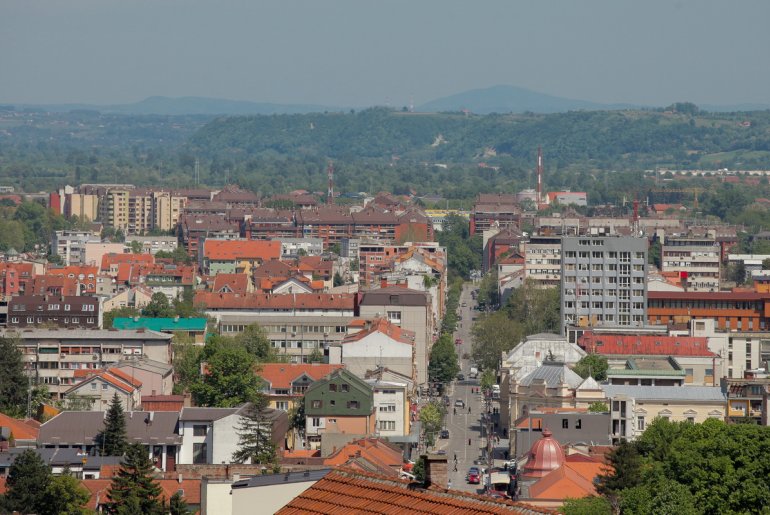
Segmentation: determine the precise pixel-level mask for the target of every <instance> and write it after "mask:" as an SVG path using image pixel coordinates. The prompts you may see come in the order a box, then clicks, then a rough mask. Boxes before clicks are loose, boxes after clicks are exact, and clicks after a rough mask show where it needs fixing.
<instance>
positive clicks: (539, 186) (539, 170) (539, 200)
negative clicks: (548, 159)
mask: <svg viewBox="0 0 770 515" xmlns="http://www.w3.org/2000/svg"><path fill="white" fill-rule="evenodd" d="M542 202H543V149H542V148H541V147H537V206H538V207H540V204H542Z"/></svg>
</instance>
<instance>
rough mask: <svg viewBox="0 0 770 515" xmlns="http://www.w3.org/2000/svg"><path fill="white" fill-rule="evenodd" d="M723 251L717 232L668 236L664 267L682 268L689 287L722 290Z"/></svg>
mask: <svg viewBox="0 0 770 515" xmlns="http://www.w3.org/2000/svg"><path fill="white" fill-rule="evenodd" d="M720 255H721V254H720V245H719V242H718V241H717V239H716V237H715V236H714V235H713V234H709V235H706V236H700V237H699V236H666V237H665V240H664V242H663V247H662V248H661V270H662V271H663V272H678V273H679V277H680V278H681V280H682V286H683V287H684V288H685V289H686V290H688V291H719V279H720V276H719V260H720Z"/></svg>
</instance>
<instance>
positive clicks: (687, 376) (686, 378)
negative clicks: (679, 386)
mask: <svg viewBox="0 0 770 515" xmlns="http://www.w3.org/2000/svg"><path fill="white" fill-rule="evenodd" d="M692 373H693V369H691V368H685V369H684V382H685V383H692Z"/></svg>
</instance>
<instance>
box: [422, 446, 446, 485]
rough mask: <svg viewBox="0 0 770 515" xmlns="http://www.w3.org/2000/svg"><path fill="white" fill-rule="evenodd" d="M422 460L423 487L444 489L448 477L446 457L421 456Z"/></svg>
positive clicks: (434, 455)
mask: <svg viewBox="0 0 770 515" xmlns="http://www.w3.org/2000/svg"><path fill="white" fill-rule="evenodd" d="M422 458H424V460H425V486H426V487H428V486H430V485H436V486H440V487H441V488H446V487H447V480H448V475H449V467H448V465H447V457H446V455H439V454H428V455H423V456H422Z"/></svg>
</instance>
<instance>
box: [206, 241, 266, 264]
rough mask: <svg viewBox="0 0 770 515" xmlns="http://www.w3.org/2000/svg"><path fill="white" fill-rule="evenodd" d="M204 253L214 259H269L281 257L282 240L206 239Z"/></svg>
mask: <svg viewBox="0 0 770 515" xmlns="http://www.w3.org/2000/svg"><path fill="white" fill-rule="evenodd" d="M203 255H204V257H206V258H208V259H210V260H212V261H234V260H238V259H260V260H262V261H269V260H271V259H278V258H280V257H281V242H280V241H270V240H206V241H205V242H204V250H203Z"/></svg>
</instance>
